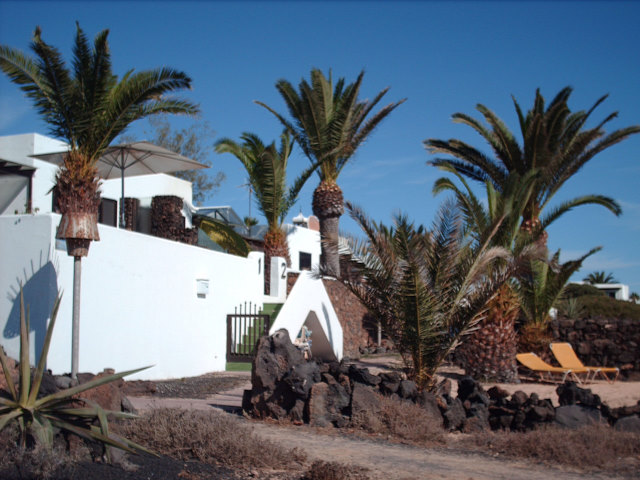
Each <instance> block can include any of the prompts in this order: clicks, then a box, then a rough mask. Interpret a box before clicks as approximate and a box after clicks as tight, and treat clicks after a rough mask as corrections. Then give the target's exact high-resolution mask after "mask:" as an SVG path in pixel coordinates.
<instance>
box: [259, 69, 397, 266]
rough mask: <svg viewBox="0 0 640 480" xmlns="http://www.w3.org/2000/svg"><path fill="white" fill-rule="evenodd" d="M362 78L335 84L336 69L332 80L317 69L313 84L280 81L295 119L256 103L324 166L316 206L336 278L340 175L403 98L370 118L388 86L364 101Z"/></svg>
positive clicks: (327, 261)
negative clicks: (363, 143)
mask: <svg viewBox="0 0 640 480" xmlns="http://www.w3.org/2000/svg"><path fill="white" fill-rule="evenodd" d="M363 77H364V72H361V73H360V75H358V78H357V79H356V81H355V82H354V83H351V84H348V85H345V80H344V78H340V79H339V80H338V81H337V82H336V84H335V86H334V84H333V80H332V76H331V72H329V77H328V78H327V77H325V75H324V74H323V73H322V71H321V70H318V69H315V68H314V69H312V70H311V84H309V83H308V82H307V81H306V80H305V79H302V80H301V81H300V84H299V85H298V89H299V91H296V90H295V88H294V87H293V85H291V83H289V82H288V81H286V80H279V81H278V82H277V83H276V88H277V90H278V92H280V95H281V96H282V98H283V99H284V101H285V104H286V106H287V109H288V110H289V115H290V116H291V117H292V120H288V119H286V118H285V117H284V116H283V115H281V114H279V113H277V112H276V111H275V110H273V109H272V108H271V107H269V106H267V105H265V104H264V103H262V102H256V103H257V104H258V105H262V106H263V107H265V108H266V109H267V110H269V111H270V112H271V113H273V114H274V115H275V116H276V118H278V120H280V122H281V123H282V124H283V125H284V127H285V128H286V129H287V130H289V131H290V132H291V134H292V135H293V137H294V139H295V140H296V142H297V143H298V145H300V148H302V151H303V152H304V154H305V155H306V156H307V157H308V158H309V160H310V161H311V162H312V163H314V164H315V163H317V164H319V169H318V174H319V176H320V185H319V186H318V187H317V188H316V189H315V191H314V192H313V203H312V206H313V213H314V215H316V216H317V217H318V218H319V220H320V236H321V239H322V259H321V264H322V265H321V267H322V270H323V271H325V272H326V273H329V274H332V275H336V276H339V275H340V263H339V256H338V223H339V220H340V216H341V215H342V214H343V213H344V205H343V204H344V199H343V195H342V190H341V189H340V187H339V186H338V184H337V180H338V176H339V175H340V172H341V171H342V169H343V168H344V166H345V165H346V164H347V163H348V161H349V159H351V157H352V156H353V154H354V153H355V152H356V150H357V149H358V147H359V146H360V145H361V144H362V142H364V141H365V140H366V139H367V137H368V136H369V135H370V134H371V132H373V130H374V129H375V127H376V126H378V125H379V124H380V122H381V121H382V120H383V119H384V118H385V117H386V116H387V115H389V114H390V113H391V112H392V111H393V110H394V109H395V108H396V107H397V106H398V105H400V104H401V103H403V102H404V100H400V101H399V102H395V103H390V104H388V105H386V106H384V107H382V109H380V111H378V112H377V113H376V114H374V115H373V116H371V117H369V114H370V113H371V111H372V110H373V109H374V107H375V106H376V105H377V104H378V102H379V101H380V100H381V99H382V97H383V96H384V95H385V94H386V93H387V91H388V90H389V88H385V89H384V90H382V91H381V92H380V93H378V94H377V95H376V96H375V97H374V98H373V100H359V98H358V96H359V94H360V85H361V84H362V79H363Z"/></svg>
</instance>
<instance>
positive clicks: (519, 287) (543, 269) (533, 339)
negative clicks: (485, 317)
mask: <svg viewBox="0 0 640 480" xmlns="http://www.w3.org/2000/svg"><path fill="white" fill-rule="evenodd" d="M601 249H602V247H596V248H593V249H591V250H590V251H589V252H588V253H586V254H585V255H583V256H582V257H580V258H578V259H576V260H570V261H568V262H565V263H560V250H558V251H557V252H556V253H554V254H553V255H552V256H551V258H550V259H548V260H546V261H541V260H532V261H531V267H530V268H529V269H528V271H526V273H521V274H520V275H519V276H518V278H517V281H516V282H514V287H515V290H516V292H517V293H518V298H519V299H520V311H521V312H522V316H523V325H522V326H521V328H520V336H519V339H518V343H519V345H520V349H521V351H524V352H540V353H541V352H547V350H548V346H549V342H550V341H551V335H550V334H549V323H550V322H551V309H552V308H554V307H556V306H557V305H558V302H559V300H560V298H561V296H562V294H563V292H564V289H565V286H566V285H567V282H568V281H569V278H571V275H573V274H574V273H575V272H577V271H578V270H579V269H580V268H581V267H582V262H584V261H585V259H586V258H587V257H589V256H591V255H593V254H594V253H596V252H598V251H600V250H601Z"/></svg>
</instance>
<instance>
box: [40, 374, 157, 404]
mask: <svg viewBox="0 0 640 480" xmlns="http://www.w3.org/2000/svg"><path fill="white" fill-rule="evenodd" d="M151 367H152V365H149V366H146V367H142V368H136V369H134V370H127V371H126V372H120V373H114V374H113V375H107V376H106V377H99V378H94V379H93V380H91V381H89V382H87V383H83V384H82V385H77V386H75V387H71V388H67V389H66V390H60V391H59V392H56V393H52V394H50V395H47V396H45V397H42V398H40V399H39V400H36V402H35V403H34V407H36V408H38V407H42V406H44V405H46V404H48V403H49V402H53V401H56V400H64V399H68V398H69V397H72V396H73V395H76V394H78V393H80V392H84V391H86V390H90V389H92V388H95V387H99V386H100V385H104V384H106V383H110V382H113V381H114V380H118V379H120V378H122V377H126V376H127V375H133V374H134V373H138V372H141V371H142V370H146V369H147V368H151Z"/></svg>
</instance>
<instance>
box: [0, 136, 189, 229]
mask: <svg viewBox="0 0 640 480" xmlns="http://www.w3.org/2000/svg"><path fill="white" fill-rule="evenodd" d="M66 149H67V144H66V143H64V142H61V141H59V140H55V139H53V138H49V137H46V136H44V135H40V134H37V133H27V134H23V135H9V136H3V137H0V158H2V159H3V160H8V161H11V162H14V163H18V164H21V165H26V166H29V167H33V168H35V169H36V171H35V173H34V175H33V191H32V198H33V202H32V205H33V209H34V211H38V212H40V213H51V207H52V197H51V188H52V187H53V185H54V183H55V174H56V171H57V170H58V166H57V165H55V164H53V163H51V162H46V161H44V160H40V159H37V158H33V157H32V156H31V155H40V154H44V153H54V152H61V151H66ZM124 183H125V196H127V197H134V198H139V199H141V205H142V206H143V207H144V206H150V205H151V198H152V197H154V196H156V195H175V196H177V197H180V198H182V199H183V200H185V201H186V202H188V203H189V204H192V203H193V191H192V187H191V183H190V182H188V181H186V180H182V179H180V178H177V177H173V176H171V175H165V174H152V175H140V176H136V177H125V179H124ZM100 191H101V194H102V196H103V197H105V198H109V199H112V200H116V201H117V202H118V208H119V205H120V198H121V196H122V182H121V179H120V178H116V179H111V180H103V181H102V182H101V186H100ZM36 209H37V210H36ZM14 210H15V209H14ZM20 211H23V209H21V210H20ZM118 211H119V210H118ZM6 213H7V214H10V213H11V214H12V213H13V210H11V211H9V210H7V212H6ZM185 216H186V217H187V227H190V226H191V223H190V222H191V216H190V213H188V214H186V215H185Z"/></svg>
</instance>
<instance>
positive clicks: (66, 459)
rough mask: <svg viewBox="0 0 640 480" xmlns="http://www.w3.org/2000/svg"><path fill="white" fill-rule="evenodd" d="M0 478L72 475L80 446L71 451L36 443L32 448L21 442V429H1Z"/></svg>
mask: <svg viewBox="0 0 640 480" xmlns="http://www.w3.org/2000/svg"><path fill="white" fill-rule="evenodd" d="M0 452H1V454H0V478H3V480H10V479H14V478H15V479H21V480H40V479H42V480H48V479H56V480H62V479H65V478H71V477H72V476H73V472H74V470H75V464H76V462H77V461H78V460H79V457H80V455H82V454H87V451H86V449H85V450H84V451H80V450H78V451H77V452H76V454H75V455H74V454H71V453H69V452H68V451H67V450H66V448H65V447H63V446H62V445H59V444H56V445H55V446H54V447H53V449H51V450H49V449H48V448H46V447H44V446H42V445H38V444H36V446H35V447H34V448H32V449H23V448H21V447H19V446H18V429H17V428H15V427H7V428H5V429H4V430H2V432H0Z"/></svg>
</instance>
